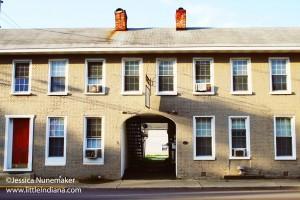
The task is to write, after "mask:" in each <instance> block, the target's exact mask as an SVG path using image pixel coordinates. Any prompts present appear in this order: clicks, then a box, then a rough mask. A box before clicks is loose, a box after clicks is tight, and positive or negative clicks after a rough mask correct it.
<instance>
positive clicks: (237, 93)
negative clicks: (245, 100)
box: [230, 91, 253, 96]
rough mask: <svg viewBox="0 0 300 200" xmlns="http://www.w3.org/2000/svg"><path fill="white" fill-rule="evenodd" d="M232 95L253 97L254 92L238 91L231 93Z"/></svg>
mask: <svg viewBox="0 0 300 200" xmlns="http://www.w3.org/2000/svg"><path fill="white" fill-rule="evenodd" d="M230 94H232V95H237V96H238V95H245V96H247V95H248V96H251V95H253V92H252V91H236V92H230Z"/></svg>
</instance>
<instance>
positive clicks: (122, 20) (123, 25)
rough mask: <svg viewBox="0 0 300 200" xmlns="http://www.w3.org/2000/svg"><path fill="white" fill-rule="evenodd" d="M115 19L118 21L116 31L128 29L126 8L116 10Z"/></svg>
mask: <svg viewBox="0 0 300 200" xmlns="http://www.w3.org/2000/svg"><path fill="white" fill-rule="evenodd" d="M115 21H116V27H115V29H116V31H126V30H127V14H126V10H123V9H122V8H118V9H117V10H116V11H115Z"/></svg>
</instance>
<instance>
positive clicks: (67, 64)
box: [48, 58, 69, 96]
mask: <svg viewBox="0 0 300 200" xmlns="http://www.w3.org/2000/svg"><path fill="white" fill-rule="evenodd" d="M52 61H65V62H66V67H65V91H63V92H51V72H52V71H51V62H52ZM48 65H49V67H48V68H49V69H48V95H49V96H51V95H53V96H66V95H68V92H69V84H68V83H69V59H67V58H62V59H49V61H48Z"/></svg>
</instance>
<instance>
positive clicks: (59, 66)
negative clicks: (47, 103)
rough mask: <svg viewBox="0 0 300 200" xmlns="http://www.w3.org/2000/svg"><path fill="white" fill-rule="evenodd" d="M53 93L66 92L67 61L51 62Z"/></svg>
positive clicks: (51, 88)
mask: <svg viewBox="0 0 300 200" xmlns="http://www.w3.org/2000/svg"><path fill="white" fill-rule="evenodd" d="M50 64H51V87H50V91H51V92H64V91H65V89H66V87H65V81H66V79H65V73H66V64H67V63H66V61H51V62H50Z"/></svg>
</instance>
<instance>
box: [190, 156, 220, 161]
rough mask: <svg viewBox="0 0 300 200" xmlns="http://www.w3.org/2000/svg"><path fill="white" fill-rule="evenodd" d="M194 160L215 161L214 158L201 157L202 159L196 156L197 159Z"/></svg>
mask: <svg viewBox="0 0 300 200" xmlns="http://www.w3.org/2000/svg"><path fill="white" fill-rule="evenodd" d="M194 160H195V161H201V160H204V161H205V160H211V161H214V160H216V158H215V157H210V156H203V157H201V156H198V157H194Z"/></svg>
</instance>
